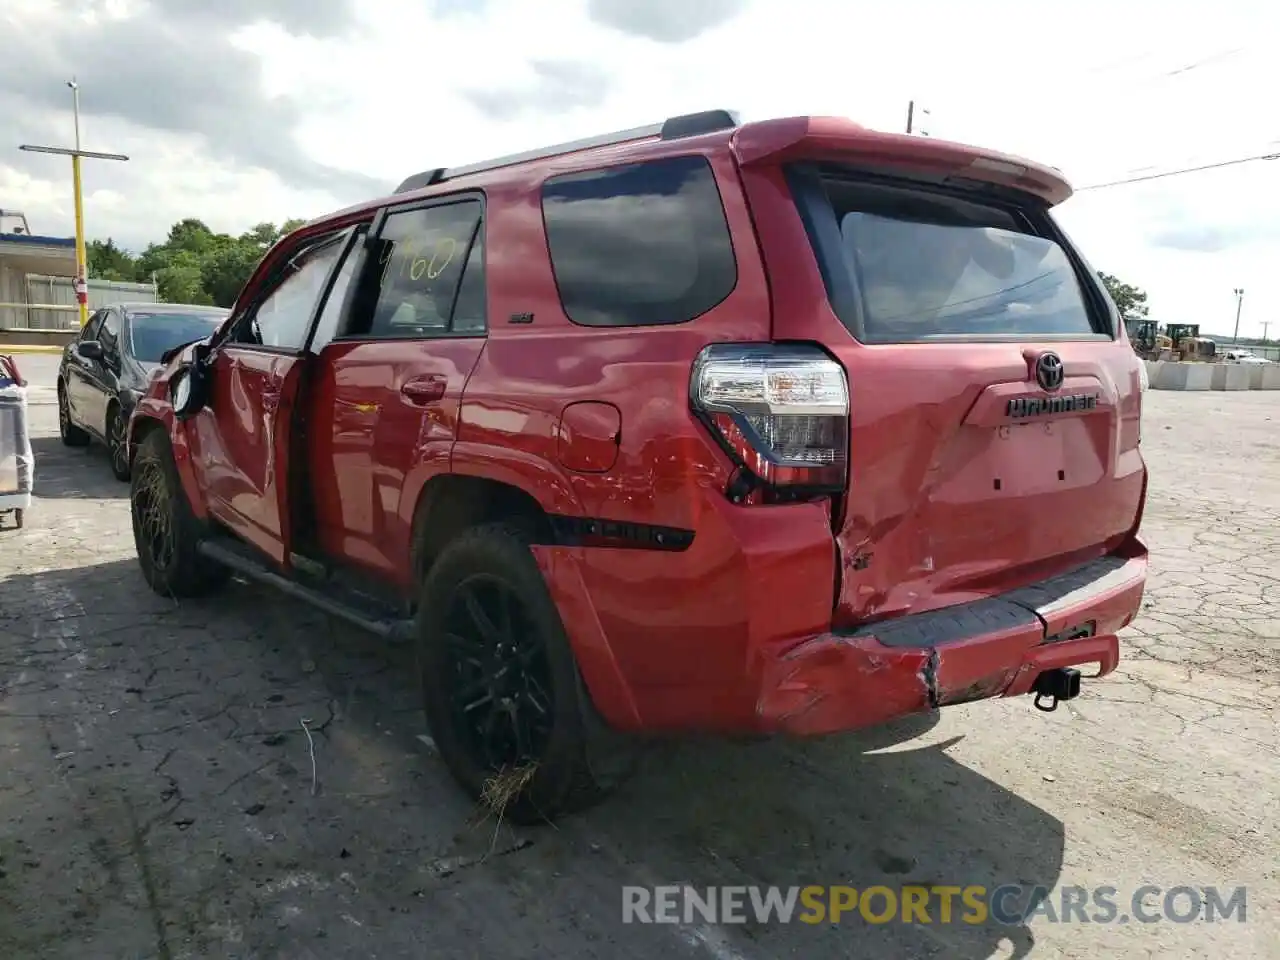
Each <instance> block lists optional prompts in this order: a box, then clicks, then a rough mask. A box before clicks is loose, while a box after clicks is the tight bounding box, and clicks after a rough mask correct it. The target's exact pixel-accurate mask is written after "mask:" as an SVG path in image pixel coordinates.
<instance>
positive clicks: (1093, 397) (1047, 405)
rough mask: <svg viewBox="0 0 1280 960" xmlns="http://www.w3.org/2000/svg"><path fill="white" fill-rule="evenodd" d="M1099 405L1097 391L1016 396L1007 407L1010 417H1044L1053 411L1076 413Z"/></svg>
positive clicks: (1006, 410)
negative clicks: (1046, 395)
mask: <svg viewBox="0 0 1280 960" xmlns="http://www.w3.org/2000/svg"><path fill="white" fill-rule="evenodd" d="M1097 406H1098V395H1097V394H1096V393H1074V394H1071V395H1070V396H1066V397H1015V398H1014V399H1013V400H1010V401H1009V403H1008V405H1007V406H1006V407H1005V413H1006V414H1007V415H1008V416H1010V417H1015V418H1017V419H1022V418H1023V417H1043V416H1046V415H1048V414H1053V413H1074V412H1075V411H1077V410H1093V409H1095V408H1096V407H1097Z"/></svg>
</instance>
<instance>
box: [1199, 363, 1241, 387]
mask: <svg viewBox="0 0 1280 960" xmlns="http://www.w3.org/2000/svg"><path fill="white" fill-rule="evenodd" d="M1209 369H1210V370H1212V371H1213V373H1212V374H1211V375H1210V379H1211V383H1212V386H1213V389H1214V390H1248V389H1249V368H1248V367H1247V366H1245V365H1244V364H1243V363H1215V364H1214V365H1213V366H1211V367H1210V368H1209Z"/></svg>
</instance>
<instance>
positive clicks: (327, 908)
mask: <svg viewBox="0 0 1280 960" xmlns="http://www.w3.org/2000/svg"><path fill="white" fill-rule="evenodd" d="M49 382H51V381H49ZM40 399H41V400H42V401H43V400H47V399H51V397H50V396H49V394H48V392H46V391H42V392H41V396H40ZM1147 409H1148V413H1147V421H1146V424H1145V436H1144V441H1145V444H1146V448H1147V456H1148V460H1149V463H1150V464H1151V466H1152V470H1153V476H1152V485H1151V498H1150V503H1149V505H1148V508H1147V515H1146V523H1145V532H1146V536H1147V539H1148V542H1149V543H1150V546H1151V548H1152V553H1153V561H1154V579H1153V582H1152V584H1151V589H1150V593H1149V595H1148V598H1147V608H1146V610H1145V611H1144V616H1143V618H1142V619H1141V621H1140V622H1139V624H1138V625H1137V627H1135V628H1134V629H1132V630H1131V631H1129V632H1128V634H1127V636H1126V637H1125V641H1126V644H1125V651H1124V653H1125V660H1124V661H1123V662H1122V665H1121V668H1120V671H1119V672H1118V673H1117V674H1116V675H1114V676H1113V677H1112V678H1108V679H1107V680H1105V681H1100V682H1098V683H1096V684H1092V685H1090V684H1088V682H1086V692H1085V694H1084V695H1083V696H1082V697H1081V698H1080V699H1078V700H1076V701H1074V702H1073V703H1072V704H1071V705H1070V708H1069V709H1065V708H1064V709H1060V710H1059V711H1057V712H1056V713H1053V714H1044V713H1039V712H1036V711H1035V710H1033V709H1032V708H1031V705H1030V702H1029V701H1028V700H1019V701H1016V702H997V703H984V704H975V705H970V706H964V707H955V708H950V709H949V710H947V711H944V713H943V714H942V715H941V716H940V717H930V718H924V719H923V720H921V721H920V722H917V723H913V724H909V725H905V726H903V727H900V728H898V729H896V730H891V731H882V732H880V733H878V734H875V735H865V736H853V737H848V736H846V737H836V738H831V739H828V740H824V741H822V742H812V743H806V744H796V743H765V744H753V745H742V744H734V745H728V744H720V743H698V744H686V745H681V746H673V747H664V748H662V749H660V750H658V751H656V752H655V753H653V754H652V755H651V756H650V757H649V759H648V761H647V763H646V765H645V767H644V769H643V770H642V772H641V774H640V775H639V777H638V778H637V779H636V780H635V781H633V782H632V783H631V784H630V785H629V786H628V788H627V789H626V790H625V792H623V793H622V794H621V795H619V796H618V797H617V798H615V799H614V800H613V801H612V802H611V803H609V804H608V805H606V806H605V807H603V808H600V809H598V810H596V811H594V812H592V813H591V814H589V815H586V816H583V817H578V818H574V819H572V820H570V821H567V822H565V823H562V824H560V825H559V826H558V827H557V828H550V827H548V828H543V829H538V830H524V831H512V830H510V829H509V828H508V827H506V826H501V828H500V829H495V823H494V822H493V821H492V820H489V821H487V822H484V823H481V824H479V825H476V820H477V817H476V815H475V813H474V811H473V810H472V809H471V808H470V806H469V805H468V804H467V803H466V802H464V801H463V800H462V799H461V797H460V796H459V794H458V793H457V792H456V790H455V788H454V787H453V785H452V782H451V781H450V780H449V779H448V777H447V775H446V774H445V772H444V770H443V768H442V766H441V764H440V762H439V760H438V759H437V758H436V757H435V756H434V754H433V752H432V750H431V748H430V745H429V743H425V742H423V741H422V740H421V739H419V734H420V733H421V719H420V712H419V710H418V707H417V705H416V699H415V693H414V690H413V686H412V682H411V679H410V670H409V667H408V655H407V652H406V651H403V650H396V649H387V648H385V647H383V646H380V645H379V644H377V643H375V642H371V641H370V640H369V639H367V638H366V637H364V636H363V635H360V634H358V633H355V632H352V631H349V630H347V629H345V628H343V627H340V626H337V625H335V624H333V623H331V622H330V621H328V620H327V619H326V618H325V617H323V616H321V615H319V614H316V613H314V612H312V611H311V610H310V609H308V608H306V607H303V606H301V605H299V604H298V603H296V602H293V601H289V600H285V599H282V598H280V597H277V596H275V595H273V594H271V593H269V592H266V591H264V590H262V589H259V588H256V587H251V586H248V585H241V584H237V585H234V586H233V588H232V589H231V590H230V591H229V592H228V593H227V594H226V595H225V596H223V597H221V598H219V599H218V600H217V601H216V602H210V603H201V604H183V605H180V606H179V605H176V604H173V603H170V602H165V601H162V600H160V599H158V598H156V597H154V596H153V595H152V594H151V593H150V592H149V591H147V589H146V588H145V586H144V585H143V583H142V581H141V578H140V576H139V575H138V573H137V569H136V563H135V560H134V558H133V547H132V543H131V539H130V536H129V533H128V525H129V510H128V500H127V497H126V488H125V487H124V485H121V484H118V483H116V482H115V481H114V480H113V479H112V478H111V476H110V473H109V472H108V468H107V463H106V460H105V455H104V454H103V453H102V451H101V450H98V449H94V450H91V451H89V452H87V453H86V452H85V451H77V450H66V449H64V448H63V447H61V445H60V444H59V443H58V440H57V438H56V418H55V411H54V408H53V407H52V406H49V405H43V404H42V405H39V406H37V407H35V408H33V420H34V426H35V432H36V435H37V437H38V439H37V440H36V446H37V457H38V461H37V484H38V492H39V494H40V500H39V502H38V503H37V505H36V506H35V507H34V508H33V509H32V510H31V511H30V513H29V514H28V525H27V528H26V529H25V530H23V531H21V532H11V531H5V532H3V533H0V757H2V758H3V760H2V762H0V957H3V958H5V960H8V958H15V960H17V958H23V960H25V958H45V957H49V958H61V957H66V958H77V960H79V958H86V957H91V958H94V960H98V958H103V960H106V958H131V960H132V958H147V957H156V958H164V960H169V958H179V957H224V956H225V957H281V958H304V957H306V958H310V957H315V958H338V957H359V958H361V960H364V958H375V957H376V958H398V957H413V958H418V957H494V958H516V957H529V958H533V957H547V956H562V957H605V958H622V957H637V958H640V957H644V958H649V957H654V956H665V957H668V958H677V957H712V958H716V960H773V958H781V957H792V956H795V957H805V958H818V957H887V958H916V957H928V956H938V957H947V958H985V957H991V956H1000V957H1008V956H1025V955H1030V956H1034V957H1037V958H1041V957H1043V958H1055V957H1089V958H1099V960H1102V958H1106V960H1110V958H1116V957H1124V958H1129V957H1151V958H1157V957H1158V958H1160V960H1167V958H1177V957H1214V958H1218V957H1223V958H1226V957H1232V958H1235V957H1242V958H1251V957H1263V958H1266V957H1271V958H1275V957H1280V917H1278V916H1277V912H1276V911H1277V896H1276V894H1277V890H1278V889H1280V879H1278V878H1277V863H1278V862H1280V857H1278V854H1280V840H1278V837H1277V829H1278V828H1280V805H1278V804H1277V800H1278V799H1280V798H1278V797H1277V793H1278V792H1280V787H1278V784H1280V778H1278V777H1277V770H1280V758H1278V753H1280V751H1277V743H1278V742H1280V736H1278V735H1277V734H1278V732H1280V729H1278V724H1280V712H1278V711H1277V707H1276V701H1277V698H1280V655H1278V654H1277V648H1278V646H1280V568H1278V566H1277V562H1276V561H1277V559H1280V440H1278V439H1277V437H1278V436H1280V433H1278V431H1280V394H1262V393H1248V394H1233V395H1225V394H1199V395H1196V394H1179V393H1153V394H1150V395H1149V399H1148V408H1147ZM886 745H887V746H886ZM878 748H884V749H878ZM313 757H314V760H313ZM659 883H691V884H693V885H695V886H703V885H707V884H779V885H784V886H786V885H792V884H800V885H804V884H852V885H854V886H857V887H859V888H862V887H866V886H868V885H873V884H885V885H888V886H891V887H897V886H900V885H902V884H907V883H921V884H953V885H957V886H964V885H969V884H982V885H985V886H987V887H988V888H994V887H997V886H999V885H1001V884H1006V883H1018V884H1023V885H1035V884H1042V885H1044V886H1046V887H1049V888H1054V890H1055V892H1054V894H1053V897H1052V898H1051V902H1056V900H1057V898H1058V897H1059V896H1060V894H1061V891H1062V890H1063V889H1064V888H1068V887H1073V886H1078V887H1083V888H1086V889H1091V888H1094V887H1097V886H1101V885H1108V886H1111V887H1114V888H1116V890H1117V891H1118V894H1117V896H1116V899H1117V901H1118V902H1119V904H1120V907H1121V910H1120V913H1121V914H1127V910H1126V909H1125V908H1126V907H1127V906H1128V904H1129V897H1130V895H1131V894H1132V893H1133V892H1134V891H1135V890H1137V889H1138V888H1139V887H1140V886H1142V885H1143V884H1153V885H1157V886H1159V887H1160V888H1161V889H1163V890H1167V889H1169V888H1172V887H1175V886H1180V885H1191V886H1196V887H1202V886H1218V887H1220V888H1234V887H1237V886H1240V885H1245V886H1247V887H1248V901H1247V903H1248V906H1247V918H1246V921H1245V922H1244V923H1241V922H1238V920H1236V919H1232V920H1229V921H1226V922H1222V921H1221V920H1219V922H1216V923H1208V922H1204V921H1203V919H1201V920H1194V921H1193V922H1190V923H1181V924H1180V923H1175V922H1172V921H1170V920H1161V921H1159V922H1154V923H1142V922H1138V921H1137V919H1136V918H1134V919H1131V921H1130V922H1127V923H1124V922H1120V921H1119V919H1118V918H1117V920H1116V922H1112V923H1097V922H1093V923H1087V922H1080V920H1079V919H1078V918H1077V919H1074V920H1072V921H1071V922H1060V923H1054V922H1052V921H1051V919H1050V918H1048V917H1046V916H1037V917H1035V918H1033V919H1032V920H1031V921H1030V923H1029V924H1028V925H1024V926H1002V925H1000V924H998V923H995V922H994V921H988V922H986V923H982V924H975V925H969V924H963V923H953V924H949V925H944V924H940V923H937V922H935V923H933V924H930V925H925V924H912V925H905V924H901V923H889V924H880V925H876V924H869V923H867V922H865V921H863V920H861V919H859V918H856V917H854V918H846V920H845V921H844V922H842V923H840V924H839V925H833V924H821V925H817V926H810V925H805V924H800V923H793V924H790V925H769V926H764V925H756V924H750V925H746V926H719V927H715V926H710V925H707V924H700V923H697V922H695V923H690V924H688V925H674V926H672V925H665V926H639V925H626V926H624V925H623V924H622V922H621V901H622V896H621V887H622V886H623V885H624V884H650V885H652V884H659ZM1160 899H1161V898H1160V895H1158V894H1157V895H1154V896H1153V897H1151V898H1150V900H1149V903H1151V904H1155V905H1158V904H1159V903H1160ZM1180 909H1185V901H1184V902H1183V906H1182V907H1181V908H1180Z"/></svg>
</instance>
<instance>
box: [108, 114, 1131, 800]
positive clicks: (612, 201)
mask: <svg viewBox="0 0 1280 960" xmlns="http://www.w3.org/2000/svg"><path fill="white" fill-rule="evenodd" d="M1070 193H1071V190H1070V187H1069V186H1068V185H1067V184H1066V183H1065V182H1064V181H1063V179H1062V177H1061V176H1060V174H1059V173H1058V172H1057V171H1055V170H1053V169H1050V168H1047V167H1043V166H1038V165H1036V164H1034V163H1030V162H1028V161H1025V160H1021V159H1016V158H1013V157H1009V156H1005V155H1001V154H996V153H992V152H990V151H987V150H981V149H976V148H973V147H967V146H961V145H958V144H954V143H947V142H942V141H939V140H933V139H926V138H919V137H911V136H902V135H896V134H886V133H878V132H874V131H871V130H868V129H865V128H863V127H860V126H858V125H856V124H854V123H852V122H850V121H848V120H843V119H832V118H825V117H801V118H790V119H779V120H770V121H765V122H758V123H745V124H741V123H739V122H738V121H737V120H736V118H735V117H734V116H733V115H732V114H730V113H727V112H725V111H719V110H717V111H709V112H706V113H701V114H693V115H688V116H681V117H674V118H672V119H670V120H668V121H666V122H665V123H662V124H658V125H655V126H652V127H646V128H639V129H634V130H628V131H624V132H622V133H618V134H613V135H609V136H604V137H599V138H596V139H593V140H589V141H581V142H576V143H570V144H561V145H558V146H555V147H551V148H548V149H545V150H539V151H535V152H532V153H528V154H522V155H518V156H513V157H506V158H502V159H499V160H495V161H492V162H488V163H482V164H476V165H474V166H470V167H464V168H455V169H433V170H430V171H427V172H424V173H421V174H418V175H416V176H413V177H411V178H409V179H408V180H406V181H405V182H404V183H403V184H402V185H401V187H400V188H399V190H398V191H397V192H396V193H395V194H394V195H393V196H391V197H389V198H383V199H379V200H375V201H372V202H369V203H363V204H360V205H359V206H355V207H350V208H348V209H346V210H342V211H339V212H337V213H334V214H331V215H329V216H326V217H322V218H321V219H318V220H315V221H313V222H311V223H309V224H307V225H305V226H303V227H301V228H300V229H298V230H297V231H295V232H294V233H292V234H290V235H289V236H287V237H285V238H284V239H283V240H281V241H280V242H279V243H278V244H277V245H276V246H275V247H273V248H272V249H271V250H270V252H268V254H267V255H266V257H265V258H264V260H263V261H262V263H261V264H260V265H259V267H258V268H257V270H256V272H255V273H254V275H253V277H252V278H251V279H250V281H249V282H248V284H247V285H246V287H245V289H244V291H243V293H242V294H241V296H240V298H239V301H238V302H237V304H236V305H235V307H234V308H233V310H232V312H231V315H230V316H229V317H228V318H227V320H226V321H225V323H224V324H223V325H222V326H221V327H220V328H219V329H218V331H217V332H216V333H215V334H214V335H213V336H212V337H210V338H208V339H206V340H202V341H199V342H196V343H194V344H188V345H185V346H183V347H181V348H178V349H176V350H175V351H172V352H171V354H170V355H169V356H167V357H166V363H165V365H164V367H163V368H162V370H161V372H160V373H159V374H158V375H157V378H156V379H155V380H154V381H153V382H152V384H151V386H150V391H149V393H148V394H147V396H146V397H145V398H144V399H143V400H142V401H141V402H140V403H139V404H138V406H137V408H136V411H135V413H134V415H133V417H132V420H131V423H130V428H129V429H130V436H129V453H130V456H131V458H132V465H133V472H132V478H133V479H132V503H133V526H134V535H135V538H136V541H137V550H138V558H139V561H140V563H141V566H142V570H143V572H144V573H145V576H146V579H147V581H148V583H149V584H150V585H151V586H152V587H153V588H154V589H155V590H156V591H158V592H160V593H162V594H166V595H172V596H179V597H181V596H191V595H195V594H199V593H201V592H205V591H208V590H210V589H212V588H214V587H216V586H218V585H220V584H221V583H223V582H224V581H225V580H226V578H227V574H228V572H229V571H236V572H238V573H240V574H241V575H247V576H249V577H252V578H257V579H258V580H262V581H266V582H269V583H272V584H274V585H276V586H279V587H280V588H282V589H284V590H286V591H287V592H289V593H292V594H294V595H296V596H299V597H302V598H304V599H306V600H308V601H310V602H312V603H314V604H316V605H317V606H319V607H322V608H323V609H325V610H327V611H329V612H330V613H332V614H334V615H336V616H339V617H342V618H345V619H346V620H349V621H352V622H354V623H356V624H359V625H362V626H364V627H366V628H368V629H370V630H372V631H373V632H375V633H378V634H381V635H383V636H386V637H403V638H404V639H412V640H413V641H414V642H415V643H416V644H417V650H418V663H419V665H420V673H421V684H422V688H423V695H424V705H425V710H426V717H427V720H428V723H429V727H430V731H431V734H432V736H433V737H434V740H435V742H436V744H437V746H438V748H439V750H440V753H441V755H442V756H443V758H444V760H445V761H446V763H447V765H448V766H449V768H450V770H451V771H452V773H453V774H454V776H455V777H456V778H457V779H458V781H459V782H460V783H461V784H462V785H463V787H464V788H465V789H467V790H468V791H470V792H471V793H472V794H473V795H477V796H479V795H481V794H482V793H483V792H484V791H485V790H486V787H487V786H491V785H492V784H493V782H495V779H496V775H498V774H503V775H510V776H509V777H508V779H507V780H506V781H504V782H508V783H511V782H514V783H515V787H514V788H512V789H513V792H516V793H517V796H516V799H515V801H514V803H513V804H512V805H511V807H510V808H509V809H508V815H509V816H512V817H514V818H516V819H524V820H530V819H536V818H538V817H552V816H555V815H556V814H558V813H562V812H565V811H567V810H570V809H573V808H575V807H580V806H582V805H583V804H584V803H585V802H588V801H589V800H591V799H592V798H594V797H598V796H600V795H601V794H602V792H603V791H605V790H606V789H607V788H608V786H609V785H610V783H612V782H614V781H615V780H616V779H617V778H618V776H620V774H621V771H622V765H621V764H614V763H612V762H611V761H613V760H615V759H619V758H621V757H624V756H626V755H627V753H628V751H626V750H624V749H622V748H621V746H619V744H627V743H632V742H634V741H635V739H636V738H635V737H632V736H627V734H654V733H660V732H662V733H673V732H686V731H704V732H721V733H726V734H738V733H746V734H767V733H787V734H795V735H812V734H822V733H828V732H833V731H840V730H851V729H855V728H859V727H865V726H868V725H872V724H879V723H882V722H884V721H888V720H891V719H893V718H895V717H900V716H903V715H907V714H912V713H918V712H923V711H929V710H932V709H934V708H936V707H939V706H943V705H947V704H955V703H963V702H967V701H972V700H978V699H982V698H988V697H1009V696H1018V695H1028V694H1033V695H1034V696H1035V698H1036V702H1037V705H1039V706H1041V707H1042V708H1046V709H1052V708H1053V707H1054V706H1056V704H1057V702H1058V701H1059V700H1064V699H1068V698H1070V697H1073V696H1075V695H1076V694H1077V693H1078V692H1079V689H1080V677H1081V672H1080V669H1077V668H1082V667H1088V668H1092V670H1093V672H1096V674H1097V675H1102V674H1105V673H1108V672H1109V671H1111V670H1113V669H1114V668H1115V666H1116V662H1117V659H1118V656H1119V652H1118V643H1117V639H1116V634H1117V632H1118V631H1119V630H1120V629H1121V628H1122V627H1124V626H1125V625H1126V624H1128V623H1129V622H1130V621H1131V620H1132V619H1133V617H1134V615H1135V614H1136V613H1137V611H1138V609H1139V607H1140V601H1141V597H1142V593H1143V588H1144V583H1145V577H1146V569H1147V552H1146V548H1145V547H1144V546H1143V544H1142V543H1141V541H1140V540H1139V539H1138V528H1139V523H1140V521H1141V518H1142V511H1143V505H1144V502H1145V498H1146V483H1147V471H1146V467H1145V466H1144V463H1143V458H1142V454H1141V452H1140V450H1139V438H1140V432H1141V431H1140V416H1141V403H1142V394H1141V391H1140V389H1139V372H1138V362H1137V360H1136V358H1135V355H1134V352H1133V350H1132V349H1131V348H1130V346H1129V344H1128V342H1127V340H1126V335H1125V331H1124V325H1123V324H1122V323H1121V322H1120V319H1119V317H1118V315H1117V312H1116V309H1115V306H1114V304H1113V303H1112V302H1111V300H1110V299H1109V298H1108V296H1107V294H1106V292H1105V290H1104V288H1103V286H1102V284H1101V283H1100V282H1099V281H1098V279H1097V275H1096V273H1095V271H1094V270H1093V269H1092V268H1091V267H1090V266H1089V265H1088V263H1086V261H1085V259H1084V257H1083V256H1082V255H1081V253H1080V252H1079V251H1078V250H1077V249H1076V248H1075V247H1074V246H1073V245H1072V244H1071V243H1070V241H1069V240H1068V239H1067V237H1066V236H1064V234H1063V232H1062V230H1061V229H1060V228H1059V227H1058V225H1057V224H1056V223H1055V222H1054V219H1053V217H1052V215H1051V212H1050V211H1051V208H1052V207H1053V206H1054V205H1055V204H1058V203H1060V202H1061V201H1063V200H1065V199H1066V198H1067V197H1068V196H1069V195H1070Z"/></svg>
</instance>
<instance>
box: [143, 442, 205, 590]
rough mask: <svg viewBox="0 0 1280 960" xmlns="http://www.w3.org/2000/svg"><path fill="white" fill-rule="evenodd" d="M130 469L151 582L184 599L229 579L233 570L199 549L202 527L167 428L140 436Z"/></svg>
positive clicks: (153, 586)
mask: <svg viewBox="0 0 1280 960" xmlns="http://www.w3.org/2000/svg"><path fill="white" fill-rule="evenodd" d="M132 474H133V476H132V483H131V486H130V496H129V500H130V505H131V511H132V514H133V542H134V546H135V547H136V548H137V551H138V563H139V565H140V566H141V567H142V575H143V577H144V578H145V579H146V581H147V585H148V586H150V587H151V589H152V590H154V591H155V592H156V593H158V594H160V595H161V596H162V597H176V598H184V597H198V596H203V595H205V594H207V593H210V592H212V591H213V590H215V589H217V588H218V587H220V586H222V585H223V584H224V583H226V581H227V578H228V577H229V576H230V571H229V570H227V569H226V568H225V567H222V566H219V565H218V564H216V563H214V562H213V561H211V560H209V559H208V558H207V557H205V556H203V555H202V554H201V553H199V552H198V550H197V547H198V545H199V543H200V540H201V538H202V537H203V534H204V528H203V525H202V524H201V523H200V521H199V520H197V519H196V516H195V514H193V513H192V512H191V505H190V504H189V503H188V502H187V495H186V492H185V491H184V490H183V489H182V482H181V480H179V478H178V468H177V467H176V466H175V465H174V462H173V449H172V447H171V446H170V444H169V437H168V435H167V434H166V433H165V432H164V431H163V430H152V431H151V432H150V433H148V434H147V436H146V438H145V439H144V440H143V441H142V444H141V446H140V447H139V448H138V453H137V456H136V457H134V461H133V470H132Z"/></svg>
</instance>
